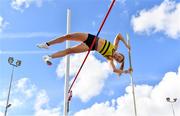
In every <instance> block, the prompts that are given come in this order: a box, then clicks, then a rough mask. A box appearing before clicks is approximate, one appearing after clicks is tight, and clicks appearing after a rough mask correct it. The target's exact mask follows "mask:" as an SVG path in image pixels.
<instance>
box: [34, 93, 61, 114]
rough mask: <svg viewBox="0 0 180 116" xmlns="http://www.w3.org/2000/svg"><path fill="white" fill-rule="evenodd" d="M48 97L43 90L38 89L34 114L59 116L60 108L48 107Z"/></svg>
mask: <svg viewBox="0 0 180 116" xmlns="http://www.w3.org/2000/svg"><path fill="white" fill-rule="evenodd" d="M48 103H49V97H48V95H47V93H46V91H45V90H41V91H39V93H38V95H37V96H36V102H35V106H34V108H35V116H60V115H62V114H61V113H60V108H59V107H57V108H49V106H48Z"/></svg>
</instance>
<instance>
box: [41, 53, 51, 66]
mask: <svg viewBox="0 0 180 116" xmlns="http://www.w3.org/2000/svg"><path fill="white" fill-rule="evenodd" d="M51 59H52V58H51V57H50V56H48V55H46V56H43V60H44V62H45V63H46V64H47V65H49V66H50V65H52V62H51Z"/></svg>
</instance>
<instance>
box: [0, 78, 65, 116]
mask: <svg viewBox="0 0 180 116" xmlns="http://www.w3.org/2000/svg"><path fill="white" fill-rule="evenodd" d="M6 99H7V98H6V96H5V97H3V98H1V100H0V116H1V115H3V113H2V112H3V111H2V110H1V109H3V110H4V107H5V105H6ZM9 103H10V104H12V106H11V107H13V108H12V111H14V112H15V111H16V108H24V109H26V108H28V110H29V109H31V110H34V111H35V112H34V115H35V116H60V114H61V106H57V107H54V108H51V107H50V106H49V97H48V95H47V93H46V91H45V90H42V89H41V90H38V88H37V86H36V85H35V84H33V83H32V82H31V80H30V79H29V78H21V79H20V80H17V81H16V82H15V83H14V86H13V88H12V91H11V97H10V101H9ZM27 104H28V105H27ZM32 105H34V107H32ZM27 115H28V114H27Z"/></svg>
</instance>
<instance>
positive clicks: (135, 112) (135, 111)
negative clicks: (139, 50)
mask: <svg viewBox="0 0 180 116" xmlns="http://www.w3.org/2000/svg"><path fill="white" fill-rule="evenodd" d="M126 36H127V41H128V45H130V40H129V34H128V33H127V34H126ZM128 54H129V66H130V68H131V69H132V62H131V51H130V50H129V51H128ZM130 78H131V87H132V95H133V103H134V115H135V116H137V109H136V97H135V91H134V81H133V76H132V72H130Z"/></svg>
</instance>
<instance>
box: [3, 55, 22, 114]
mask: <svg viewBox="0 0 180 116" xmlns="http://www.w3.org/2000/svg"><path fill="white" fill-rule="evenodd" d="M8 63H9V64H10V65H12V72H11V79H10V83H9V91H8V97H7V102H6V107H5V112H4V116H6V115H7V110H8V108H9V107H11V104H9V99H10V94H11V86H12V81H13V74H14V67H18V66H20V65H21V61H20V60H16V62H15V63H14V58H13V57H9V58H8Z"/></svg>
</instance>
